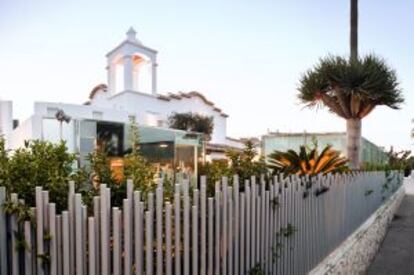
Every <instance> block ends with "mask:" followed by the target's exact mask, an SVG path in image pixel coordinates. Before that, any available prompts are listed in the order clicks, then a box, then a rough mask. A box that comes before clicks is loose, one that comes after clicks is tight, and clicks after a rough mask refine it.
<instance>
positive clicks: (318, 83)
mask: <svg viewBox="0 0 414 275" xmlns="http://www.w3.org/2000/svg"><path fill="white" fill-rule="evenodd" d="M298 90H299V95H298V97H299V99H300V100H301V102H302V103H304V104H306V106H308V107H314V106H326V107H328V109H329V110H330V111H331V112H333V113H335V114H337V115H338V116H340V117H342V118H344V119H346V120H347V134H348V158H349V159H350V162H351V166H352V168H358V167H359V164H360V163H359V151H360V138H361V120H362V119H363V118H364V117H366V116H367V115H368V114H370V113H371V112H372V110H374V108H375V107H376V106H378V105H385V106H388V107H390V108H392V109H398V108H399V107H400V104H401V103H403V102H404V98H403V96H402V91H401V89H400V88H399V83H398V81H397V76H396V73H395V71H394V70H393V69H391V68H390V67H389V66H388V65H387V64H386V62H385V61H384V60H383V59H381V58H379V57H377V56H375V55H368V56H366V57H363V58H360V59H351V60H348V59H346V58H343V57H337V56H329V57H327V58H324V59H321V60H320V61H319V63H318V64H317V65H316V66H315V67H314V68H313V69H311V70H309V71H308V72H306V73H305V74H304V75H303V76H302V78H301V79H300V86H299V88H298Z"/></svg>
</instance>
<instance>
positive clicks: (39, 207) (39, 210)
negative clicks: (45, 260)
mask: <svg viewBox="0 0 414 275" xmlns="http://www.w3.org/2000/svg"><path fill="white" fill-rule="evenodd" d="M35 196H36V245H37V249H36V253H37V255H43V253H44V251H43V240H44V238H43V195H42V187H36V188H35ZM37 274H38V275H42V274H44V273H43V268H42V259H41V258H40V257H37Z"/></svg>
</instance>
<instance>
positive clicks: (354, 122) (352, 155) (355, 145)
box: [346, 118, 361, 169]
mask: <svg viewBox="0 0 414 275" xmlns="http://www.w3.org/2000/svg"><path fill="white" fill-rule="evenodd" d="M346 138H347V151H348V159H349V166H350V168H351V169H359V168H360V159H359V155H360V151H361V120H360V119H358V118H351V119H348V120H347V121H346Z"/></svg>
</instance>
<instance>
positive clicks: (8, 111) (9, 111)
mask: <svg viewBox="0 0 414 275" xmlns="http://www.w3.org/2000/svg"><path fill="white" fill-rule="evenodd" d="M12 130H13V104H12V102H11V101H1V100H0V135H4V138H5V139H6V143H7V142H8V140H9V135H10V133H11V132H12Z"/></svg>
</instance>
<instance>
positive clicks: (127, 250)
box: [120, 191, 133, 275]
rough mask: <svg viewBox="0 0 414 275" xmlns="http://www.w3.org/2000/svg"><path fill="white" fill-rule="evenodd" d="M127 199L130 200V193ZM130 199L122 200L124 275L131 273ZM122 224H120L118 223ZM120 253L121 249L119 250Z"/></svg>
mask: <svg viewBox="0 0 414 275" xmlns="http://www.w3.org/2000/svg"><path fill="white" fill-rule="evenodd" d="M129 197H130V198H131V199H132V191H131V195H129ZM131 199H124V200H123V221H124V226H123V229H124V230H123V237H124V250H123V251H124V273H123V274H124V275H131V273H132V247H131V244H132V232H131V226H132V224H133V223H132V221H131ZM120 224H122V222H120ZM121 251H122V249H121Z"/></svg>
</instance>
